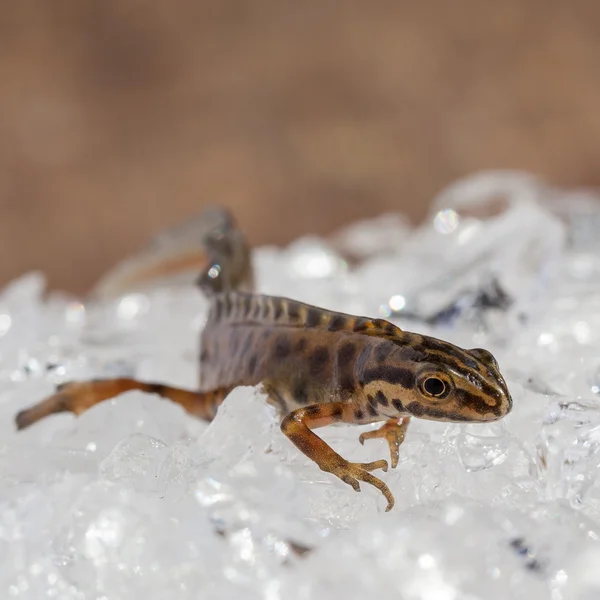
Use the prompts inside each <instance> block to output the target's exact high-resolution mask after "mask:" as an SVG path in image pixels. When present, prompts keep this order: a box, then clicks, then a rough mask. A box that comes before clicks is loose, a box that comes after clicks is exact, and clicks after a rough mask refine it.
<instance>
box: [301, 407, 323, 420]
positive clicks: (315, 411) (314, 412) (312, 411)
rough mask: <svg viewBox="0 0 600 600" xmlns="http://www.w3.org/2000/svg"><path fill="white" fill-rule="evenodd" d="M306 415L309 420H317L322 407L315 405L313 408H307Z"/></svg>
mask: <svg viewBox="0 0 600 600" xmlns="http://www.w3.org/2000/svg"><path fill="white" fill-rule="evenodd" d="M304 414H305V415H306V416H307V417H308V418H309V419H315V418H317V417H319V416H320V415H321V406H320V405H319V404H313V405H312V406H307V407H306V408H305V409H304Z"/></svg>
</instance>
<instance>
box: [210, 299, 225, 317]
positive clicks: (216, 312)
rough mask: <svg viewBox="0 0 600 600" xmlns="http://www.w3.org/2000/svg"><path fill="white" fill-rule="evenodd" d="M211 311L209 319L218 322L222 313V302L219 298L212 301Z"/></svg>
mask: <svg viewBox="0 0 600 600" xmlns="http://www.w3.org/2000/svg"><path fill="white" fill-rule="evenodd" d="M211 309H212V310H211V311H210V316H211V319H212V320H213V321H219V320H220V319H221V314H222V313H223V302H222V301H221V298H220V297H219V296H217V297H216V298H215V299H214V301H213V303H212V307H211Z"/></svg>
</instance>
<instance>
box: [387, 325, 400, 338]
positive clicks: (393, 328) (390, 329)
mask: <svg viewBox="0 0 600 600" xmlns="http://www.w3.org/2000/svg"><path fill="white" fill-rule="evenodd" d="M384 333H385V334H386V335H389V336H390V337H394V336H395V335H396V334H397V333H398V328H397V327H396V326H395V325H394V324H392V323H388V322H387V321H386V323H385V329H384Z"/></svg>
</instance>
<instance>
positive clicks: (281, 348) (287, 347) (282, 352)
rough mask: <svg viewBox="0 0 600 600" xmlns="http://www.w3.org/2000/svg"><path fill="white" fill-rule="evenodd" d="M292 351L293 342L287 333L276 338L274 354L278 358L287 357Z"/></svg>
mask: <svg viewBox="0 0 600 600" xmlns="http://www.w3.org/2000/svg"><path fill="white" fill-rule="evenodd" d="M291 351H292V344H291V343H290V340H289V338H288V337H287V336H285V335H280V336H278V337H277V339H276V340H275V346H274V348H273V356H274V357H275V358H277V359H278V360H283V359H284V358H287V357H288V356H289V355H290V353H291Z"/></svg>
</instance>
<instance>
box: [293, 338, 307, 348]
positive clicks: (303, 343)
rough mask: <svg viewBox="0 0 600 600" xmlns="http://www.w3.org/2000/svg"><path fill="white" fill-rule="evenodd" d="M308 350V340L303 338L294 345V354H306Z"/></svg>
mask: <svg viewBox="0 0 600 600" xmlns="http://www.w3.org/2000/svg"><path fill="white" fill-rule="evenodd" d="M305 349H306V338H304V337H301V338H300V339H299V340H298V341H297V342H296V344H295V345H294V352H304V350H305Z"/></svg>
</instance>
